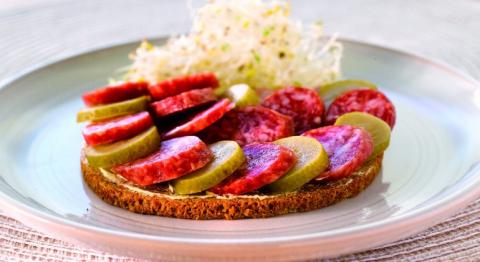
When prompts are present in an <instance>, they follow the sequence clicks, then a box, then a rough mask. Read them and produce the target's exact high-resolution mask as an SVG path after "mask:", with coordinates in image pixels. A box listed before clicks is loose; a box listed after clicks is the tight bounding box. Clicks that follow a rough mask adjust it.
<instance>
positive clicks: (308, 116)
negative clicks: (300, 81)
mask: <svg viewBox="0 0 480 262" xmlns="http://www.w3.org/2000/svg"><path fill="white" fill-rule="evenodd" d="M262 105H263V106H265V107H268V108H270V109H273V110H275V111H277V112H279V113H282V114H284V115H287V116H290V117H292V119H293V124H294V127H295V133H297V134H300V133H303V132H305V131H307V130H309V129H312V128H315V127H319V126H320V124H321V123H322V116H323V113H324V111H325V106H324V104H323V101H322V99H321V98H320V97H319V96H318V95H317V92H315V91H314V90H312V89H308V88H302V87H287V88H284V89H281V90H278V91H275V92H274V93H273V94H271V95H270V96H268V97H267V98H265V100H264V101H263V103H262Z"/></svg>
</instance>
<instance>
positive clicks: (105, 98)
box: [82, 82, 148, 106]
mask: <svg viewBox="0 0 480 262" xmlns="http://www.w3.org/2000/svg"><path fill="white" fill-rule="evenodd" d="M147 87H148V84H147V83H146V82H125V83H119V84H114V85H109V86H105V87H102V88H99V89H97V90H93V91H90V92H86V93H84V94H83V96H82V99H83V102H84V103H85V105H87V106H97V105H104V104H110V103H115V102H120V101H124V100H129V99H132V98H136V97H139V96H143V95H148V89H147Z"/></svg>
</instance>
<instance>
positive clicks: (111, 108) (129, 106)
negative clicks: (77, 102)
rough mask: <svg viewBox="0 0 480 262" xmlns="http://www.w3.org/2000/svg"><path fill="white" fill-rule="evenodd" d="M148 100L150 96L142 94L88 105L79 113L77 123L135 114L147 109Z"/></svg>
mask: <svg viewBox="0 0 480 262" xmlns="http://www.w3.org/2000/svg"><path fill="white" fill-rule="evenodd" d="M148 100H149V99H148V96H141V97H138V98H134V99H130V100H126V101H122V102H118V103H113V104H107V105H102V106H95V107H87V108H85V109H82V110H80V111H79V112H78V113H77V123H79V122H85V121H99V120H104V119H108V118H112V117H117V116H124V115H129V114H135V113H138V112H141V111H144V110H146V109H147V105H148Z"/></svg>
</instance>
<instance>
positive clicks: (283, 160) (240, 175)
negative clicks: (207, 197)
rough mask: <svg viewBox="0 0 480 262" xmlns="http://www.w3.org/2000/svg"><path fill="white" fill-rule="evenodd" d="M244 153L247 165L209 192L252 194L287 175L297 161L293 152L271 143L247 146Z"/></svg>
mask: <svg viewBox="0 0 480 262" xmlns="http://www.w3.org/2000/svg"><path fill="white" fill-rule="evenodd" d="M243 153H244V154H245V158H246V164H245V165H244V166H243V167H241V168H240V169H239V170H237V171H236V172H235V173H234V174H232V175H231V176H229V177H227V178H226V179H225V180H224V181H222V182H221V183H220V184H218V185H217V186H215V187H213V188H211V189H210V190H209V191H212V192H214V193H216V194H222V195H223V194H234V195H241V194H244V193H248V192H252V191H254V190H257V189H259V188H261V187H262V186H264V185H267V184H270V183H272V182H274V181H275V180H277V179H279V178H280V177H282V176H283V175H285V173H287V172H288V170H290V169H291V168H292V167H293V165H294V164H295V162H296V161H297V157H296V156H295V154H294V153H293V151H291V150H290V149H288V148H286V147H283V146H279V145H275V144H271V143H255V144H250V145H246V146H245V147H243Z"/></svg>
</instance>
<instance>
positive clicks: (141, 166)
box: [112, 136, 213, 186]
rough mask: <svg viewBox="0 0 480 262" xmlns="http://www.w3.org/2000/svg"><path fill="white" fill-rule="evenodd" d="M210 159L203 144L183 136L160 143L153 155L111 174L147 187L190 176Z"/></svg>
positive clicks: (200, 141)
mask: <svg viewBox="0 0 480 262" xmlns="http://www.w3.org/2000/svg"><path fill="white" fill-rule="evenodd" d="M212 158H213V154H212V152H211V151H210V149H209V148H208V146H207V145H206V144H205V143H203V142H202V140H200V139H199V138H198V137H196V136H184V137H179V138H173V139H170V140H166V141H163V142H162V143H161V145H160V150H159V151H157V152H156V153H153V154H152V155H150V156H148V157H146V158H142V159H138V160H135V161H133V162H130V163H126V164H123V165H119V166H116V167H114V168H113V169H112V170H113V171H114V172H115V173H117V174H120V175H121V176H123V177H124V178H126V179H127V180H128V181H130V182H132V183H135V184H137V185H141V186H148V185H152V184H156V183H160V182H164V181H169V180H172V179H175V178H178V177H181V176H184V175H186V174H188V173H191V172H192V171H195V170H197V169H199V168H202V167H203V166H205V165H206V164H207V163H208V162H210V161H211V160H212Z"/></svg>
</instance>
